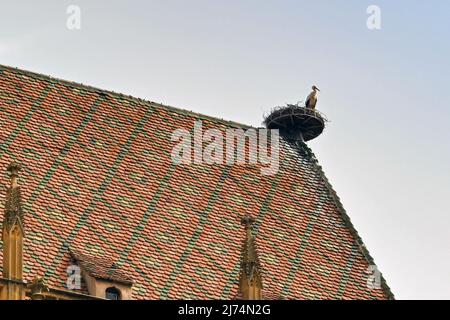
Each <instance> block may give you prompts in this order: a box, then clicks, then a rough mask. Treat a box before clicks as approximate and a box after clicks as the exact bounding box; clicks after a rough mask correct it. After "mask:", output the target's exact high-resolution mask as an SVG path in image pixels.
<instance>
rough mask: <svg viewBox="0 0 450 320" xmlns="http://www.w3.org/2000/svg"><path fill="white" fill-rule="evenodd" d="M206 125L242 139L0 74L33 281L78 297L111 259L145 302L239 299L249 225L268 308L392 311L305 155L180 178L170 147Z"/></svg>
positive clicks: (194, 169)
mask: <svg viewBox="0 0 450 320" xmlns="http://www.w3.org/2000/svg"><path fill="white" fill-rule="evenodd" d="M199 119H200V120H202V121H203V125H204V126H205V127H210V128H216V129H219V130H222V131H223V130H225V129H227V128H229V127H239V126H240V125H238V124H236V123H232V122H227V121H223V120H219V119H215V118H212V117H208V116H204V115H200V114H195V113H192V112H188V111H184V110H180V109H175V108H172V107H167V106H163V105H160V104H156V103H153V102H148V101H144V100H140V99H136V98H132V97H128V96H124V95H120V94H116V93H112V92H108V91H104V90H100V89H96V88H91V87H87V86H82V85H78V84H75V83H71V82H67V81H62V80H57V79H53V78H50V77H46V76H42V75H37V74H34V73H30V72H26V71H21V70H17V69H13V68H9V67H1V66H0V125H1V128H2V129H1V131H0V169H1V168H4V169H6V167H7V166H8V164H9V163H10V162H11V161H13V160H15V161H17V162H20V163H21V164H22V167H23V169H22V172H21V176H20V184H21V186H22V188H21V189H22V198H23V211H24V216H25V230H26V239H25V252H24V262H25V266H24V274H25V278H26V280H28V281H30V280H32V279H33V278H34V277H35V276H43V277H44V279H45V281H46V283H47V284H48V285H49V286H50V287H55V288H60V289H66V287H65V286H66V278H67V270H66V269H67V267H68V266H69V264H70V252H69V248H72V247H76V248H80V249H81V250H82V252H84V253H87V254H89V256H91V257H92V256H93V257H96V256H97V257H99V256H100V257H108V261H109V262H111V263H114V265H115V266H116V267H117V270H121V272H123V273H124V274H125V275H126V277H127V278H128V279H132V280H133V283H134V285H133V297H134V298H136V299H176V298H185V299H192V298H199V299H221V298H223V299H229V298H233V297H236V296H238V282H239V268H240V253H241V246H242V242H243V241H244V236H245V232H244V230H243V228H242V227H241V225H240V219H241V218H242V217H243V216H244V215H246V214H250V215H251V216H252V217H254V218H255V220H256V222H255V224H254V235H255V238H256V243H257V248H258V254H259V260H260V263H261V267H262V281H263V286H264V292H266V293H267V294H268V295H270V296H277V297H283V298H284V299H386V298H392V294H391V292H390V290H389V288H388V287H387V286H386V284H385V282H384V281H383V283H382V284H383V286H382V288H381V289H369V288H368V287H367V285H366V282H367V277H368V275H367V273H366V270H367V268H368V266H369V265H371V264H374V263H373V260H372V258H371V257H370V255H369V254H368V252H367V250H366V249H365V247H364V245H363V244H362V242H361V239H360V238H359V236H358V235H357V233H356V231H355V230H354V229H353V226H352V225H351V223H350V221H349V219H348V216H347V215H346V213H345V211H344V209H343V208H342V206H341V204H340V202H339V199H338V198H337V196H336V194H335V193H334V191H333V190H332V188H331V186H330V185H329V183H328V181H327V180H326V178H325V176H324V174H323V172H322V170H321V168H320V166H318V164H317V161H316V160H315V158H314V155H313V154H312V153H311V151H310V149H309V148H308V147H307V146H306V145H304V144H302V145H292V144H290V143H288V142H286V141H282V142H281V150H280V169H279V172H278V174H276V175H274V176H264V175H261V173H260V167H259V165H251V166H250V165H234V166H226V165H192V166H186V165H184V166H182V165H180V166H177V165H174V164H173V163H172V161H171V157H170V152H171V150H172V147H173V143H172V142H171V140H170V136H171V133H172V132H173V130H175V129H177V128H185V129H187V130H192V129H193V124H194V121H195V120H199ZM5 172H6V171H5ZM5 177H6V175H5ZM6 185H7V180H6V178H5V179H4V182H3V183H1V184H0V203H1V206H3V205H4V202H5V199H4V197H5V193H6ZM0 255H1V252H0ZM94 264H95V263H94ZM99 265H100V264H99ZM106 269H107V268H106ZM93 270H96V269H93ZM102 270H103V271H105V269H102ZM97 271H98V270H97ZM103 271H102V272H103ZM92 272H94V271H92ZM121 276H123V274H122V273H121Z"/></svg>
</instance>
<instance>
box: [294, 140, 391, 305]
mask: <svg viewBox="0 0 450 320" xmlns="http://www.w3.org/2000/svg"><path fill="white" fill-rule="evenodd" d="M298 144H300V147H301V148H303V149H304V151H306V154H307V156H308V157H309V158H310V160H311V162H312V163H313V166H314V169H315V170H316V172H317V173H318V174H319V176H320V178H321V180H322V181H323V182H324V183H325V186H326V188H327V190H328V192H329V194H330V196H331V197H332V199H333V202H334V203H335V205H336V207H337V209H338V212H339V213H340V214H341V216H342V218H343V220H344V223H345V225H346V226H347V227H348V229H349V230H350V233H351V234H352V236H353V237H354V239H355V241H356V243H357V245H358V248H359V250H360V251H361V253H362V254H363V256H364V258H365V259H366V261H367V263H369V265H376V263H375V261H374V259H373V257H372V256H371V255H370V253H369V250H368V249H367V247H366V245H365V244H364V242H363V240H362V238H361V236H360V235H359V234H358V231H357V230H356V229H355V226H354V225H353V223H352V222H351V219H350V217H349V215H348V214H347V211H346V210H345V209H344V206H343V205H342V202H341V199H340V198H339V196H338V195H337V193H336V191H335V190H334V189H333V186H332V185H331V183H330V181H329V180H328V178H327V177H326V175H325V172H324V171H323V169H322V166H320V164H319V161H318V160H317V158H316V156H315V155H314V153H313V151H312V150H311V148H310V147H309V146H308V145H307V144H306V143H305V142H301V141H299V142H298ZM380 275H381V287H382V289H383V292H384V293H385V294H386V296H387V298H388V299H389V300H395V297H394V294H393V293H392V291H391V288H390V287H389V286H388V285H387V282H386V279H385V278H384V276H383V273H381V271H380Z"/></svg>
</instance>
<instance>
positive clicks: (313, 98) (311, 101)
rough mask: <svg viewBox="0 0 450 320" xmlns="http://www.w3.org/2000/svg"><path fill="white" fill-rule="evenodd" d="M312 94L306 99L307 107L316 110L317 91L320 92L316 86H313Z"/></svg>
mask: <svg viewBox="0 0 450 320" xmlns="http://www.w3.org/2000/svg"><path fill="white" fill-rule="evenodd" d="M312 90H313V91H312V92H311V93H310V94H309V95H308V97H307V98H306V102H305V106H306V108H308V109H313V110H314V109H315V108H316V104H317V91H320V90H319V88H317V87H316V86H312Z"/></svg>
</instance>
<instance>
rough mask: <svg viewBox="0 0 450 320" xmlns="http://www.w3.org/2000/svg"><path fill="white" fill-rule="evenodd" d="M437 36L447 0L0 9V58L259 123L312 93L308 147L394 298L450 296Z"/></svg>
mask: <svg viewBox="0 0 450 320" xmlns="http://www.w3.org/2000/svg"><path fill="white" fill-rule="evenodd" d="M70 4H72V5H77V6H79V8H80V9H81V25H80V26H81V29H79V30H70V29H68V28H67V26H66V22H67V19H68V17H69V15H68V14H67V13H66V10H67V7H68V5H70ZM369 5H378V6H379V7H380V9H381V29H380V30H369V29H368V28H367V25H366V20H367V18H368V17H369V15H368V14H367V13H366V9H367V7H368V6H369ZM449 39H450V2H449V1H446V0H441V1H439V0H434V1H408V0H397V1H381V0H370V1H365V0H345V1H344V0H342V1H332V0H329V1H318V0H316V1H300V0H292V1H286V0H276V1H275V0H273V1H269V0H265V1H260V0H241V1H235V0H227V1H225V0H221V1H219V0H208V1H207V0H202V1H200V0H189V1H183V0H179V1H173V0H164V1H163V0H159V1H129V0H128V1H111V0H109V1H99V0H96V1H92V0H90V1H84V0H83V1H82V0H73V1H70V2H69V1H62V0H54V1H43V0H41V1H39V2H38V1H31V0H30V1H18V0H15V1H5V0H2V1H1V2H0V64H4V65H10V66H16V67H19V68H24V69H27V70H31V71H35V72H39V73H43V74H48V75H52V76H55V77H59V78H63V79H67V80H72V81H76V82H81V83H84V84H89V85H93V86H97V87H100V88H104V89H110V90H114V91H116V92H121V93H126V94H131V95H133V96H137V97H140V98H145V99H148V100H152V101H155V102H162V103H164V104H169V105H173V106H177V107H181V108H185V109H190V110H194V111H197V112H201V113H205V114H208V115H212V116H217V117H221V118H225V119H227V120H234V121H237V122H242V123H246V124H251V125H255V126H261V121H262V117H263V114H264V112H267V111H268V110H269V109H270V108H271V107H273V106H275V105H279V104H284V103H286V102H289V103H295V102H297V101H299V100H303V99H304V98H305V96H306V95H307V94H308V93H309V91H310V87H311V85H312V84H316V85H317V86H318V87H319V88H320V89H321V90H322V91H321V94H320V96H319V102H318V106H317V107H318V109H319V110H320V111H322V112H324V113H325V114H326V115H327V116H328V118H329V119H330V120H331V122H330V123H329V125H328V127H327V128H326V130H325V132H324V133H323V135H322V136H320V137H319V138H317V139H316V140H314V141H311V142H310V143H309V145H310V146H311V148H312V149H313V151H314V152H315V154H316V156H317V157H318V159H319V161H320V163H321V165H322V166H323V168H324V170H325V173H326V174H327V176H328V178H329V179H330V181H331V183H332V184H333V186H334V188H335V189H336V191H337V193H338V195H339V196H340V198H341V200H342V202H343V204H344V207H345V208H346V210H347V212H348V214H349V216H350V217H351V219H352V222H353V223H354V225H355V227H356V229H357V230H358V232H359V234H360V235H361V237H362V238H363V240H364V242H365V244H366V245H367V247H368V249H369V251H370V253H371V254H372V256H373V257H374V259H375V262H376V263H377V265H378V267H379V268H380V270H381V271H382V272H383V274H384V276H385V278H386V280H387V282H388V284H389V286H390V287H391V289H392V291H393V292H394V294H395V295H396V297H397V298H398V299H408V298H413V299H414V298H425V299H431V298H440V299H444V298H446V299H450V232H449V230H450V210H449V209H450V205H449V203H450V182H449V181H450V174H449V172H450V170H449V169H450V168H449V167H450V166H449V163H450V148H449V138H450V137H449V131H450V130H449V127H450V79H449V77H450V60H449V59H450V41H449Z"/></svg>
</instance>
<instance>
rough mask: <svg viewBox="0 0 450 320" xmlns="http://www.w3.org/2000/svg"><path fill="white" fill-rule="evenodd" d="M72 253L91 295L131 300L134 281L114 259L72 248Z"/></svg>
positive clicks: (109, 298)
mask: <svg viewBox="0 0 450 320" xmlns="http://www.w3.org/2000/svg"><path fill="white" fill-rule="evenodd" d="M70 254H71V255H72V258H73V259H74V261H75V262H76V264H77V265H78V266H79V267H80V271H81V275H82V277H83V280H84V283H86V287H87V291H88V293H89V295H91V296H95V297H99V298H102V299H108V300H130V299H132V297H131V292H132V291H131V290H132V286H133V281H132V280H131V279H130V277H129V276H128V274H127V273H126V272H125V271H124V270H122V269H120V267H119V266H117V265H116V264H115V263H114V261H112V260H111V259H109V258H107V257H100V256H93V255H91V254H86V253H84V252H80V250H77V249H73V248H71V249H70Z"/></svg>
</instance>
